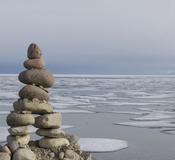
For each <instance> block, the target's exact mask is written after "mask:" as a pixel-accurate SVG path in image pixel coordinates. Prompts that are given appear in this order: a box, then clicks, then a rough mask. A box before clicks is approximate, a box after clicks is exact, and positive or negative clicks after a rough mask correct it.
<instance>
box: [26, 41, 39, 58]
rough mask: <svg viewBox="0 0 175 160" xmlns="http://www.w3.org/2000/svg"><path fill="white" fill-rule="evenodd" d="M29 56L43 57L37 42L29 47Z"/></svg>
mask: <svg viewBox="0 0 175 160" xmlns="http://www.w3.org/2000/svg"><path fill="white" fill-rule="evenodd" d="M27 56H28V58H29V59H38V58H41V56H42V53H41V50H40V48H39V47H38V46H37V45H36V44H34V43H32V44H30V46H29V47H28V51H27Z"/></svg>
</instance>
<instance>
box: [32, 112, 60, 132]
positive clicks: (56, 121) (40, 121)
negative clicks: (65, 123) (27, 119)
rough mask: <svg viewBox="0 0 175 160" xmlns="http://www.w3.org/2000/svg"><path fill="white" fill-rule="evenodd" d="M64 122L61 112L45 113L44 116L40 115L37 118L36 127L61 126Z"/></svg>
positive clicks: (54, 127) (53, 127)
mask: <svg viewBox="0 0 175 160" xmlns="http://www.w3.org/2000/svg"><path fill="white" fill-rule="evenodd" d="M61 123H62V116H61V113H51V114H45V115H42V116H38V117H36V118H35V125H34V126H35V127H36V128H42V129H47V128H50V129H51V128H52V129H56V128H60V127H61Z"/></svg>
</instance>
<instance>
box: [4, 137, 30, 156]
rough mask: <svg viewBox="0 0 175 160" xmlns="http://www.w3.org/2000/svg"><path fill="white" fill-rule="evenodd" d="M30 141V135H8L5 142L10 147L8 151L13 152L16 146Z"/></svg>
mask: <svg viewBox="0 0 175 160" xmlns="http://www.w3.org/2000/svg"><path fill="white" fill-rule="evenodd" d="M29 141H30V136H29V135H27V136H21V137H19V136H16V137H15V136H8V137H7V142H8V147H9V148H10V151H11V152H12V153H14V152H15V151H16V150H17V149H18V148H20V147H25V146H26V145H27V144H28V143H29Z"/></svg>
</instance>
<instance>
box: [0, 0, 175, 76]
mask: <svg viewBox="0 0 175 160" xmlns="http://www.w3.org/2000/svg"><path fill="white" fill-rule="evenodd" d="M31 42H35V43H37V44H39V45H40V47H41V49H42V51H43V55H44V58H45V60H46V64H47V66H48V69H49V70H51V72H53V73H60V74H64V73H71V74H79V73H81V74H174V73H175V0H30V1H24V0H15V1H12V0H0V56H1V57H0V73H19V72H20V71H21V70H23V67H22V63H23V61H24V60H25V59H26V50H27V47H28V45H29V44H30V43H31Z"/></svg>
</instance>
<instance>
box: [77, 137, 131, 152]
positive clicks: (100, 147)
mask: <svg viewBox="0 0 175 160" xmlns="http://www.w3.org/2000/svg"><path fill="white" fill-rule="evenodd" d="M79 144H80V148H81V149H82V150H83V151H86V152H98V153H100V152H115V151H119V150H121V149H125V148H127V147H128V143H127V142H126V141H123V140H118V139H106V138H80V140H79Z"/></svg>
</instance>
